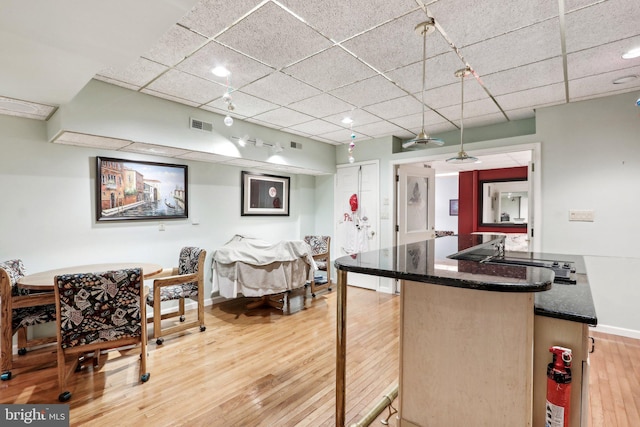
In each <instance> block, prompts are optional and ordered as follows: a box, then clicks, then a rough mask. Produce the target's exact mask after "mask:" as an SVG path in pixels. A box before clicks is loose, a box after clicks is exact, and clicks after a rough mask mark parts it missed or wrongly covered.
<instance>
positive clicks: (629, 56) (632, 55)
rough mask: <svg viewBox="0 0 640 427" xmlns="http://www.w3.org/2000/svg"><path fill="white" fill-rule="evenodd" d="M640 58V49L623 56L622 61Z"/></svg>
mask: <svg viewBox="0 0 640 427" xmlns="http://www.w3.org/2000/svg"><path fill="white" fill-rule="evenodd" d="M639 56H640V47H636V48H633V49H631V50H629V51H627V52H625V53H623V54H622V59H633V58H637V57H639Z"/></svg>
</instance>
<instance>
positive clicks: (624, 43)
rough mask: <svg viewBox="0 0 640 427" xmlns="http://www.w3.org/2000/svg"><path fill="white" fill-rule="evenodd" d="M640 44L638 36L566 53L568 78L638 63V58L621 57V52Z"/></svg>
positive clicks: (639, 63)
mask: <svg viewBox="0 0 640 427" xmlns="http://www.w3.org/2000/svg"><path fill="white" fill-rule="evenodd" d="M633 46H640V36H636V37H630V38H628V39H624V40H620V41H616V42H612V43H607V44H605V45H601V46H597V47H594V48H592V49H585V50H581V51H579V52H574V53H570V54H568V55H567V68H568V72H569V79H570V80H572V79H576V78H580V77H587V76H590V75H594V74H600V73H607V72H609V71H615V70H624V69H626V68H630V67H633V66H636V65H640V58H636V59H622V53H624V52H626V51H627V50H629V49H630V48H631V47H633Z"/></svg>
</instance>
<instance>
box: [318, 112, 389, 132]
mask: <svg viewBox="0 0 640 427" xmlns="http://www.w3.org/2000/svg"><path fill="white" fill-rule="evenodd" d="M345 117H350V118H351V120H353V123H354V124H361V125H364V124H367V123H373V122H377V121H378V120H380V117H377V116H374V115H373V114H371V113H369V112H367V111H365V110H363V109H360V108H354V109H352V110H350V111H345V112H344V113H340V114H332V115H331V116H327V117H324V118H323V120H326V121H328V122H330V123H333V124H334V125H338V126H342V127H349V124H348V123H342V120H343V119H344V118H345Z"/></svg>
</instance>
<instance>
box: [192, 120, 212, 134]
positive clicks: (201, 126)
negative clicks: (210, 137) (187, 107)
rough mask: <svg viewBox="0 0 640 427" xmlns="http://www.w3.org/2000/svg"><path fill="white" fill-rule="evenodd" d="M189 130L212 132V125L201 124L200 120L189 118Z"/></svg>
mask: <svg viewBox="0 0 640 427" xmlns="http://www.w3.org/2000/svg"><path fill="white" fill-rule="evenodd" d="M190 120H191V129H196V130H201V131H203V132H212V131H213V124H212V123H207V122H203V121H202V120H198V119H194V118H193V117H191V119H190Z"/></svg>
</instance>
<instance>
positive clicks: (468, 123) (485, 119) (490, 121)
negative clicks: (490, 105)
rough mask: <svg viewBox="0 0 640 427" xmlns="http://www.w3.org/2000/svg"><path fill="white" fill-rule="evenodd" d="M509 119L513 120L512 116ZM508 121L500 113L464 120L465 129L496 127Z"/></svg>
mask: <svg viewBox="0 0 640 427" xmlns="http://www.w3.org/2000/svg"><path fill="white" fill-rule="evenodd" d="M529 111H531V112H533V110H532V109H530V110H529ZM509 118H510V119H511V116H509ZM506 121H507V118H506V117H505V116H504V114H502V113H500V112H498V113H493V114H486V115H484V116H476V117H470V118H469V119H464V128H465V129H467V128H472V127H474V128H475V127H481V126H488V125H495V124H497V123H504V122H506Z"/></svg>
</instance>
